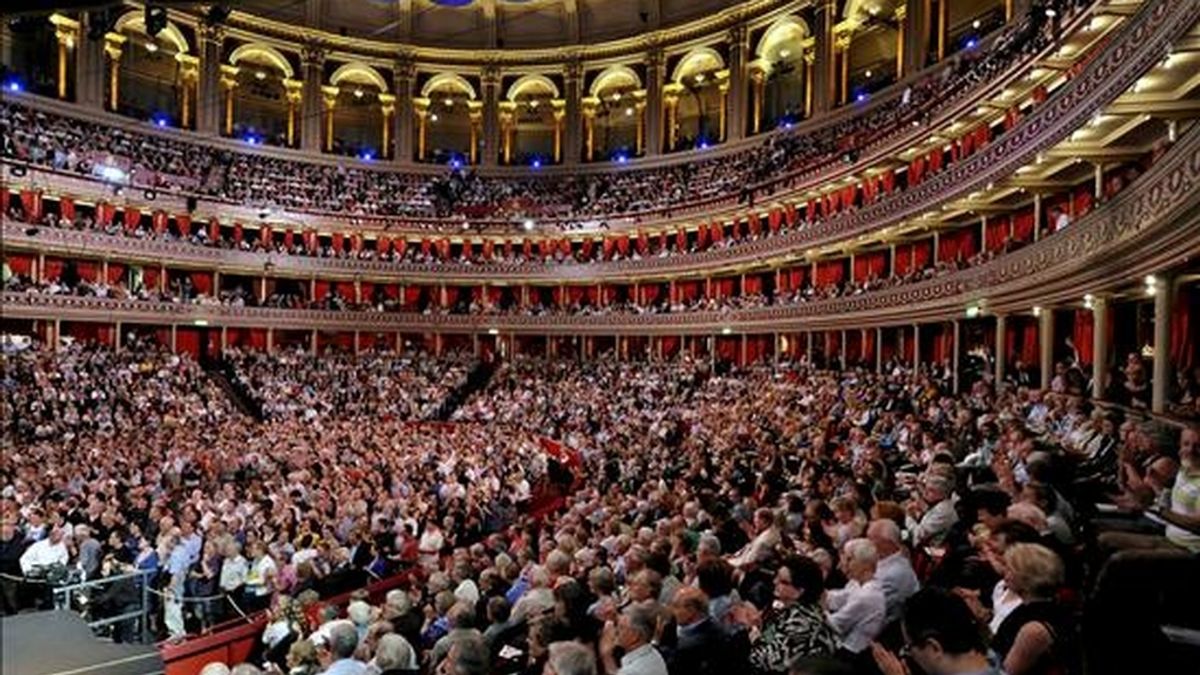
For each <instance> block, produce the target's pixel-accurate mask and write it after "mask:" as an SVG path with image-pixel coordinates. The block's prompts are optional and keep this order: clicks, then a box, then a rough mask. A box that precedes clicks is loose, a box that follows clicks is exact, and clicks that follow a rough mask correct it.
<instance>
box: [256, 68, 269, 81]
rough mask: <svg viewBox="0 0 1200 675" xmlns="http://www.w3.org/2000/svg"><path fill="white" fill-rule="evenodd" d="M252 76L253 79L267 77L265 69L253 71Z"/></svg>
mask: <svg viewBox="0 0 1200 675" xmlns="http://www.w3.org/2000/svg"><path fill="white" fill-rule="evenodd" d="M254 77H255V79H259V80H265V79H267V73H266V71H263V70H260V71H258V72H257V73H254Z"/></svg>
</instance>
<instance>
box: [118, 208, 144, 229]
mask: <svg viewBox="0 0 1200 675" xmlns="http://www.w3.org/2000/svg"><path fill="white" fill-rule="evenodd" d="M121 220H122V222H123V223H124V224H125V231H127V232H128V231H131V230H136V229H137V227H138V224H139V223H141V222H142V212H141V211H139V210H137V209H136V208H134V207H132V206H126V207H125V213H124V215H123V216H121Z"/></svg>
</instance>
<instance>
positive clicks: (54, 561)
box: [20, 527, 71, 576]
mask: <svg viewBox="0 0 1200 675" xmlns="http://www.w3.org/2000/svg"><path fill="white" fill-rule="evenodd" d="M70 559H71V555H70V553H68V552H67V544H66V542H65V541H64V540H63V531H62V530H61V529H59V528H57V527H52V528H50V534H49V536H47V537H46V538H45V539H41V540H39V541H36V542H34V543H33V544H31V545H30V546H29V548H27V549H25V552H24V553H22V554H21V560H20V564H21V573H22V574H24V575H25V576H29V575H30V574H31V573H33V572H34V571H35V570H37V569H38V568H39V567H49V566H50V565H66V564H67V561H68V560H70Z"/></svg>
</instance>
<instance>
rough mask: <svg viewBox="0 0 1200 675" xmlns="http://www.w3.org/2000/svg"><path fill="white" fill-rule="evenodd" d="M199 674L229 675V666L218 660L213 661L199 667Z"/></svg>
mask: <svg viewBox="0 0 1200 675" xmlns="http://www.w3.org/2000/svg"><path fill="white" fill-rule="evenodd" d="M200 675H229V666H227V665H225V664H224V663H221V662H220V661H213V662H212V663H207V664H205V665H204V667H203V668H201V669H200Z"/></svg>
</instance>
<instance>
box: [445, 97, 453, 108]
mask: <svg viewBox="0 0 1200 675" xmlns="http://www.w3.org/2000/svg"><path fill="white" fill-rule="evenodd" d="M453 105H454V99H452V98H448V99H446V107H447V108H449V107H450V106H453Z"/></svg>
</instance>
